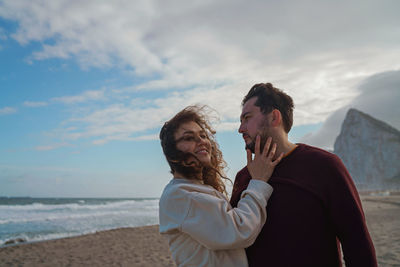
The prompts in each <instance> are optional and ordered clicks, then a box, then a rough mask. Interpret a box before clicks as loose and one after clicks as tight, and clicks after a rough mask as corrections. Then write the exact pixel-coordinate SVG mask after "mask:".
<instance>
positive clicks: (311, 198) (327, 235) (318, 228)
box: [231, 144, 377, 267]
mask: <svg viewBox="0 0 400 267" xmlns="http://www.w3.org/2000/svg"><path fill="white" fill-rule="evenodd" d="M250 179H251V178H250V174H249V172H248V170H247V168H246V167H245V168H244V169H242V170H241V171H240V172H238V174H237V175H236V179H235V183H234V187H233V192H232V198H231V204H232V206H233V207H236V206H237V203H238V201H239V199H240V194H241V192H242V191H243V190H245V189H246V188H247V185H248V183H249V181H250ZM268 183H269V184H271V186H272V187H273V188H274V192H273V194H272V196H271V198H270V199H269V201H268V205H267V222H266V223H265V225H264V228H263V229H262V231H261V233H260V235H259V236H258V238H257V240H256V241H255V243H254V244H253V245H252V246H250V247H249V248H247V249H246V253H247V258H248V261H249V266H250V267H258V266H268V267H284V266H288V267H293V266H308V267H311V266H318V267H328V266H335V267H337V266H341V260H340V257H341V255H340V249H339V240H340V243H341V245H342V248H343V254H344V259H345V262H346V267H353V266H357V267H358V266H360V267H369V266H377V262H376V256H375V249H374V246H373V244H372V241H371V238H370V235H369V233H368V229H367V226H366V223H365V217H364V213H363V210H362V207H361V201H360V198H359V195H358V193H357V190H356V188H355V186H354V183H353V181H352V179H351V177H350V175H349V173H348V172H347V170H346V168H345V167H344V165H343V163H342V162H341V160H340V159H339V158H338V157H337V156H335V155H334V154H331V153H329V152H327V151H324V150H321V149H318V148H315V147H311V146H308V145H304V144H299V145H298V147H297V148H296V149H295V150H294V151H293V152H292V153H291V154H290V155H288V156H287V157H285V158H284V159H282V161H281V162H280V163H279V164H278V166H277V167H276V168H275V171H274V173H273V174H272V177H271V179H270V181H269V182H268Z"/></svg>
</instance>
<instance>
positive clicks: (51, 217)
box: [0, 210, 157, 224]
mask: <svg viewBox="0 0 400 267" xmlns="http://www.w3.org/2000/svg"><path fill="white" fill-rule="evenodd" d="M156 211H157V210H151V211H150V212H149V211H148V210H136V211H132V210H118V211H115V210H108V211H102V212H91V213H58V214H47V216H46V215H45V214H36V215H33V216H35V217H26V216H24V217H15V218H7V219H5V218H3V219H0V224H10V223H32V222H42V221H49V222H50V221H59V220H75V219H85V218H92V219H96V218H100V217H106V216H116V217H120V216H123V215H131V216H132V217H135V216H145V215H147V214H149V215H150V214H152V213H155V212H156Z"/></svg>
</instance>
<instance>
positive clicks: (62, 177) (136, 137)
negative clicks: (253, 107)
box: [0, 0, 400, 197]
mask: <svg viewBox="0 0 400 267" xmlns="http://www.w3.org/2000/svg"><path fill="white" fill-rule="evenodd" d="M398 10H400V2H399V1H397V0H393V1H387V0H382V1H370V0H366V1H342V0H339V1H334V2H333V1H285V0H283V1H236V0H233V1H231V0H229V1H223V0H222V1H211V0H201V1H180V0H179V1H178V0H174V1H162V0H159V1H155V0H134V1H131V0H129V1H128V0H126V1H123V0H120V1H118V0H112V1H110V0H107V1H106V0H104V1H102V0H96V1H94V0H93V1H90V0H83V1H67V0H65V1H64V0H53V1H44V0H0V196H31V197H159V196H160V195H161V192H162V189H163V188H164V186H165V185H166V184H167V183H168V182H169V180H170V179H171V174H170V173H169V169H168V165H167V163H166V161H165V159H164V156H163V154H162V150H161V147H160V142H159V140H158V133H159V130H160V128H161V126H162V125H163V123H164V122H165V121H167V120H168V119H170V118H171V117H172V116H173V115H174V114H175V113H177V112H178V111H180V110H181V109H182V108H184V107H185V106H187V105H193V104H200V105H208V106H209V107H210V108H211V109H212V110H213V111H212V113H211V115H212V118H214V119H213V126H214V127H215V128H216V130H217V141H218V143H219V145H220V148H221V150H222V152H223V154H224V158H225V160H226V162H227V164H228V168H229V169H227V170H226V172H227V176H228V177H229V178H231V179H232V180H233V179H234V176H235V174H236V172H237V171H239V170H240V169H241V168H242V167H243V166H244V165H245V162H246V155H245V150H244V143H243V139H242V137H241V136H240V135H239V134H238V132H237V129H238V127H239V116H240V112H241V100H242V99H243V97H244V95H245V94H246V93H247V92H248V90H249V89H250V88H251V86H252V85H254V84H255V83H260V82H271V83H273V85H274V86H275V87H278V88H280V89H282V90H284V91H285V92H286V93H288V94H289V95H290V96H292V98H293V100H294V102H295V111H294V127H293V128H292V130H291V132H290V134H289V139H290V141H292V142H302V143H307V144H310V145H315V146H318V147H321V148H324V149H328V150H329V149H332V147H333V144H334V141H335V138H336V136H337V135H338V134H339V132H340V125H341V122H342V121H343V119H344V116H345V114H346V112H347V110H348V109H349V108H350V107H352V108H357V109H359V110H361V111H363V112H366V113H368V114H370V115H371V116H374V117H376V118H378V119H381V120H384V121H385V122H387V123H389V124H391V125H392V126H394V127H396V128H397V129H399V128H400V108H399V106H398V103H397V102H399V100H400V46H399V43H400V16H398Z"/></svg>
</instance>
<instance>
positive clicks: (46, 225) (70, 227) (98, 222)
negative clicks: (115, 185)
mask: <svg viewBox="0 0 400 267" xmlns="http://www.w3.org/2000/svg"><path fill="white" fill-rule="evenodd" d="M158 201H159V199H158V198H118V199H117V198H30V197H11V198H9V197H0V247H1V246H5V245H6V244H9V243H12V242H17V241H19V242H21V241H22V240H23V242H36V241H43V240H50V239H58V238H64V237H72V236H79V235H84V234H89V233H95V232H97V231H103V230H109V229H115V228H123V227H137V226H145V225H153V224H158V223H159V221H158Z"/></svg>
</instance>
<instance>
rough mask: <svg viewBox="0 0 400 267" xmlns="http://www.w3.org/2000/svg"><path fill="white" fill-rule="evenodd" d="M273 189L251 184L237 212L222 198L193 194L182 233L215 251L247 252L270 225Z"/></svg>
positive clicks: (263, 183)
mask: <svg viewBox="0 0 400 267" xmlns="http://www.w3.org/2000/svg"><path fill="white" fill-rule="evenodd" d="M272 190H273V189H272V187H271V186H270V185H269V184H267V183H266V182H263V181H258V180H251V181H250V183H249V186H248V188H247V190H245V191H243V193H242V195H241V199H240V201H239V203H238V207H237V208H232V207H231V206H230V204H229V202H228V201H227V200H226V199H224V198H221V197H218V196H216V195H211V194H203V193H200V192H196V193H191V194H192V196H191V197H190V205H189V209H188V213H187V215H186V217H185V218H184V220H183V223H182V232H184V233H187V234H189V235H190V236H191V237H192V238H194V239H196V240H197V241H198V242H200V243H201V244H203V245H204V246H205V247H207V248H208V249H211V250H219V249H236V248H246V247H248V246H250V245H251V244H253V243H254V241H255V239H256V238H257V236H258V234H259V232H260V231H261V229H262V226H263V225H264V223H265V221H266V217H267V214H266V206H267V201H268V199H269V197H270V196H271V194H272Z"/></svg>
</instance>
